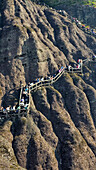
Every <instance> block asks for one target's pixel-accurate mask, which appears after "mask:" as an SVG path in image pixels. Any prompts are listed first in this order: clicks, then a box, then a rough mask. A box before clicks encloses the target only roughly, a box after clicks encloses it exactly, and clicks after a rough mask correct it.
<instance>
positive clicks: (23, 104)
mask: <svg viewBox="0 0 96 170" xmlns="http://www.w3.org/2000/svg"><path fill="white" fill-rule="evenodd" d="M95 57H96V56H95ZM91 61H92V62H93V61H94V62H95V58H94V56H93V58H89V59H85V60H81V59H79V64H80V63H81V66H80V67H79V68H73V67H71V66H70V65H69V66H67V67H63V66H62V67H61V69H60V70H58V73H57V74H55V76H52V77H48V78H47V79H46V80H44V79H43V80H40V81H38V82H35V83H30V84H29V85H26V86H25V87H23V86H22V85H21V89H20V97H19V102H18V106H17V108H16V109H10V108H6V109H3V110H1V111H0V121H1V122H2V121H3V120H5V119H12V118H14V117H15V116H20V117H21V116H26V115H27V113H29V108H30V95H31V94H30V93H31V92H35V91H36V90H38V89H39V88H41V87H49V86H51V85H52V84H53V83H55V82H56V81H57V80H58V79H59V78H60V77H61V76H62V75H63V74H66V73H79V74H82V73H83V69H82V67H83V65H84V64H86V63H87V62H91Z"/></svg>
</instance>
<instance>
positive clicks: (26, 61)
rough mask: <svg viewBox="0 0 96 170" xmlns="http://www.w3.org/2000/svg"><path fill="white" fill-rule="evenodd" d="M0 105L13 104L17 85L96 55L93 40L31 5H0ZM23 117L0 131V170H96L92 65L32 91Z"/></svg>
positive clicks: (19, 0) (5, 0)
mask: <svg viewBox="0 0 96 170" xmlns="http://www.w3.org/2000/svg"><path fill="white" fill-rule="evenodd" d="M0 3H1V4H0V89H1V92H0V105H1V104H2V105H3V106H5V107H6V106H8V105H12V104H14V103H15V104H16V103H17V102H18V98H19V89H20V85H21V84H23V85H24V86H25V85H26V83H28V82H32V81H33V80H34V79H35V78H38V77H42V76H43V77H45V76H46V75H47V74H51V75H53V74H54V73H56V71H57V70H58V69H59V68H60V67H61V66H65V65H66V64H71V65H72V64H75V63H76V62H77V60H78V59H79V58H80V59H88V58H90V57H92V55H93V54H96V38H95V37H93V36H92V35H89V34H86V33H84V32H83V31H82V30H80V29H79V28H78V27H77V26H76V25H75V23H74V24H73V23H72V22H71V20H70V19H69V17H68V15H67V14H66V15H64V16H62V15H61V14H59V13H58V12H57V11H56V10H54V9H51V8H47V7H45V6H41V5H37V4H35V3H32V2H31V1H30V0H2V1H0ZM30 99H31V104H30V112H29V114H28V116H27V117H22V118H20V117H16V118H14V120H13V121H8V120H6V122H5V123H4V124H3V125H2V126H1V128H0V167H1V169H2V170H3V169H7V170H8V169H28V170H34V169H36V170H68V169H69V170H81V169H82V170H85V169H87V170H93V169H96V63H95V62H86V63H85V64H84V65H83V73H82V74H76V73H72V74H69V73H67V74H64V75H63V76H62V77H61V78H60V79H59V80H58V81H57V82H55V83H54V84H53V86H50V87H48V88H45V87H43V88H40V89H38V90H37V91H36V92H32V94H31V96H30Z"/></svg>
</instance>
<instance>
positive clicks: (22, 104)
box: [0, 55, 96, 114]
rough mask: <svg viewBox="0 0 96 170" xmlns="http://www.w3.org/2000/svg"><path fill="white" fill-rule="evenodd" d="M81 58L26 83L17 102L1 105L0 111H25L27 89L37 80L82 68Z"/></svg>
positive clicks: (6, 112) (95, 57)
mask: <svg viewBox="0 0 96 170" xmlns="http://www.w3.org/2000/svg"><path fill="white" fill-rule="evenodd" d="M91 61H96V55H93V56H92V58H91ZM82 64H83V60H82V59H78V61H77V63H74V66H71V65H70V64H69V65H66V67H63V66H62V67H61V68H60V69H59V70H57V72H56V73H55V74H54V75H52V76H51V75H47V76H45V77H41V78H36V79H35V80H34V81H33V82H32V83H28V85H26V86H25V87H23V90H22V94H21V98H20V101H19V104H17V105H14V106H7V107H6V108H5V107H3V106H1V107H0V112H1V113H4V114H8V113H9V112H11V113H13V112H14V113H18V112H19V111H20V112H21V111H27V110H28V107H29V89H30V87H31V88H32V87H33V86H34V85H35V84H36V83H38V82H44V81H45V80H50V81H53V79H54V78H55V77H56V76H57V75H58V74H61V73H62V72H63V71H67V72H74V70H77V71H78V70H80V69H81V68H82Z"/></svg>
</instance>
